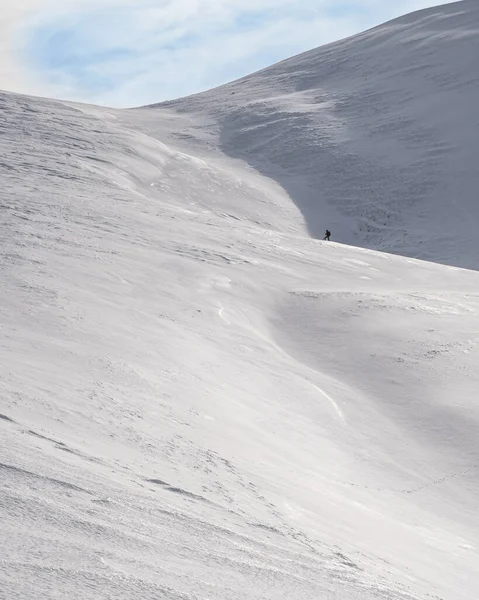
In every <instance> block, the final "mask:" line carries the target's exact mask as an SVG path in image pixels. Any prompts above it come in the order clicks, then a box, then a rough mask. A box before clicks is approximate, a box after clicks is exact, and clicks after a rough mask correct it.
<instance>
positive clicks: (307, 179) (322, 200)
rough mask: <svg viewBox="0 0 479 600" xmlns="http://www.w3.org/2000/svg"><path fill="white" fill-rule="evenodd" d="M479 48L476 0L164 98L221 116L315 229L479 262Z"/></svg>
mask: <svg viewBox="0 0 479 600" xmlns="http://www.w3.org/2000/svg"><path fill="white" fill-rule="evenodd" d="M477 56H479V5H478V3H477V2H476V0H466V1H464V2H458V3H455V4H449V5H446V6H443V7H439V8H434V9H430V10H425V11H421V12H417V13H414V14H412V15H409V16H407V17H404V18H401V19H398V20H395V21H392V22H390V23H387V24H385V25H383V26H381V27H377V28H376V29H373V30H371V31H368V32H366V33H363V34H361V35H358V36H355V37H352V38H350V39H346V40H344V41H341V42H338V43H334V44H331V45H328V46H325V47H322V48H319V49H318V50H314V51H312V52H308V53H306V54H303V55H301V56H298V57H296V58H293V59H291V60H287V61H284V62H282V63H279V64H277V65H275V66H273V67H271V68H269V69H266V70H264V71H261V72H259V73H256V74H254V75H252V76H250V77H246V78H244V79H242V80H239V81H236V82H234V83H232V84H229V85H226V86H223V87H221V88H218V89H216V90H213V91H211V92H207V93H204V94H200V95H196V96H192V97H189V98H186V99H182V100H179V101H174V102H169V103H166V104H162V105H159V107H160V108H162V107H168V108H173V109H175V110H177V111H181V112H183V111H186V112H187V113H197V114H198V113H199V114H207V115H209V116H210V117H211V118H212V119H213V120H214V121H215V122H216V123H217V125H218V132H217V135H218V138H219V143H220V145H221V148H222V149H223V150H224V151H225V152H226V153H227V154H229V155H230V156H233V157H240V158H243V159H245V160H247V161H248V163H249V164H251V165H253V166H254V167H255V168H256V169H258V170H259V171H260V172H261V173H263V174H265V175H267V176H268V177H271V178H273V179H274V180H276V181H277V182H279V183H280V185H281V186H282V187H283V188H284V189H285V190H286V191H287V192H288V194H289V195H290V197H291V199H292V200H293V201H294V202H295V204H296V205H297V207H298V208H299V209H300V211H301V212H302V214H303V215H304V218H305V220H306V224H307V226H308V229H309V231H310V232H311V233H312V234H313V236H315V237H322V235H323V234H324V233H323V232H324V230H325V228H326V227H329V228H330V229H331V230H332V231H333V234H334V237H335V239H336V240H339V241H341V242H344V243H348V244H354V245H360V246H364V247H368V248H375V249H381V250H387V251H391V252H395V253H400V254H403V255H408V256H412V257H419V258H423V259H427V260H432V261H438V262H442V263H447V264H452V265H458V266H463V267H468V268H478V267H479V262H478V261H479V259H478V256H479V242H478V236H477V231H478V229H479V203H478V202H477V190H478V189H479V170H478V169H477V156H478V155H479V136H478V135H477V126H478V120H477V106H479V62H478V60H477Z"/></svg>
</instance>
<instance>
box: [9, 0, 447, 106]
mask: <svg viewBox="0 0 479 600" xmlns="http://www.w3.org/2000/svg"><path fill="white" fill-rule="evenodd" d="M0 1H3V2H4V6H2V10H1V16H0V87H2V88H3V89H10V90H13V91H20V92H25V93H32V94H41V95H52V96H57V97H63V98H69V99H78V100H84V101H90V102H99V103H104V104H111V105H117V106H121V105H123V106H124V105H135V104H142V103H146V102H154V101H157V100H161V99H166V98H169V97H175V96H180V95H184V94H187V93H192V92H194V91H197V90H201V89H205V88H207V87H211V86H213V85H217V84H220V83H222V82H224V81H227V80H230V79H233V78H235V77H238V76H240V75H243V74H246V73H248V72H249V71H251V70H254V69H256V68H259V67H262V66H266V65H268V64H270V63H271V62H274V61H275V60H278V59H281V58H286V57H288V56H290V55H292V54H295V53H297V52H299V51H302V50H306V49H309V48H314V47H316V46H319V45H321V44H324V43H327V42H329V41H332V40H335V39H339V38H341V37H344V36H346V35H350V34H353V33H355V32H358V31H360V30H361V29H364V28H366V27H368V26H372V25H375V24H378V23H380V22H382V21H384V20H386V19H388V18H392V17H394V16H397V15H399V14H402V13H406V12H409V11H411V10H415V9H418V8H424V7H427V6H432V5H434V4H435V2H434V1H428V0H348V1H347V2H344V3H342V2H341V0H302V1H301V2H298V0H136V2H135V1H134V0H62V5H61V8H59V7H58V2H57V0H17V2H16V3H15V7H14V8H12V7H11V5H10V4H7V3H6V0H0ZM342 5H343V8H341V6H342Z"/></svg>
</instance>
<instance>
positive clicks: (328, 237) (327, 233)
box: [324, 229, 331, 242]
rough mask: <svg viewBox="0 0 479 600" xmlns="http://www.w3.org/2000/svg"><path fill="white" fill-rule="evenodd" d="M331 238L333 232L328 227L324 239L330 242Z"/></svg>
mask: <svg viewBox="0 0 479 600" xmlns="http://www.w3.org/2000/svg"><path fill="white" fill-rule="evenodd" d="M330 238H331V232H330V231H329V229H326V235H325V236H324V239H325V240H327V241H328V242H329V240H330Z"/></svg>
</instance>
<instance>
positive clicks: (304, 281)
mask: <svg viewBox="0 0 479 600" xmlns="http://www.w3.org/2000/svg"><path fill="white" fill-rule="evenodd" d="M0 101H1V109H2V116H3V120H2V123H1V132H2V136H1V138H0V144H1V146H0V151H1V155H2V161H1V165H0V168H1V170H2V175H3V176H2V188H1V193H0V209H1V210H0V219H1V232H2V234H1V242H0V261H1V262H0V274H1V281H2V285H1V288H0V325H1V338H0V482H1V486H0V507H1V531H2V546H1V562H0V590H1V593H0V597H2V598H8V600H16V599H22V600H25V599H28V598H38V597H41V598H44V599H53V598H56V599H57V598H62V599H63V598H68V599H76V598H78V599H80V598H81V599H82V600H84V599H85V598H88V599H104V598H125V599H126V598H128V599H140V598H141V599H142V600H148V599H155V600H156V599H158V598H168V599H176V598H177V599H180V598H181V599H182V600H188V599H191V600H192V599H209V600H216V599H217V600H240V599H241V600H248V599H251V600H252V599H255V600H259V599H275V600H276V599H277V598H288V600H295V599H298V600H305V599H306V598H315V599H319V598H322V599H323V598H324V599H326V598H327V599H328V600H339V599H341V600H356V599H361V600H373V599H374V600H377V599H383V600H385V599H388V600H412V599H415V600H419V599H420V600H426V599H430V598H436V599H438V598H439V599H442V600H476V599H477V597H478V594H479V558H478V555H477V543H478V539H479V526H478V521H477V497H478V494H479V475H478V465H479V457H478V450H477V435H478V425H479V414H478V406H477V389H478V385H479V372H478V370H477V364H478V358H479V349H478V339H477V321H478V317H479V295H478V290H479V273H477V272H474V271H466V270H460V269H457V268H452V267H446V266H441V265H438V264H430V263H425V262H418V261H414V260H411V259H408V258H401V257H399V256H393V255H388V254H379V253H376V252H374V251H371V250H365V249H357V248H352V247H348V246H342V245H339V244H335V243H331V244H328V243H326V242H321V241H315V240H313V239H310V238H309V237H308V236H307V235H306V233H305V226H304V221H303V219H302V215H301V214H300V212H299V210H298V208H297V207H296V206H295V205H294V203H293V202H292V201H291V198H290V197H289V195H288V193H287V191H285V190H284V189H283V188H282V187H281V186H280V185H279V184H278V183H277V182H275V181H273V180H271V179H268V178H266V177H264V176H263V175H261V174H260V173H258V172H257V171H255V170H253V169H251V168H249V166H248V165H247V164H246V163H244V162H242V161H238V160H233V159H232V158H231V157H228V156H226V155H225V154H224V153H222V151H221V148H220V147H215V139H216V137H215V136H216V130H215V125H214V123H213V124H212V125H211V129H208V128H207V127H206V124H205V122H204V121H198V120H195V118H193V117H191V116H189V115H181V114H176V113H175V112H174V111H163V112H156V111H138V112H135V111H133V112H129V111H127V112H120V111H109V110H107V109H99V108H95V107H89V106H73V105H65V104H61V103H58V102H53V101H46V100H38V99H32V98H26V97H21V96H14V95H9V94H3V95H2V96H1V98H0ZM148 119H150V120H149V121H148ZM159 140H161V141H159Z"/></svg>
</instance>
